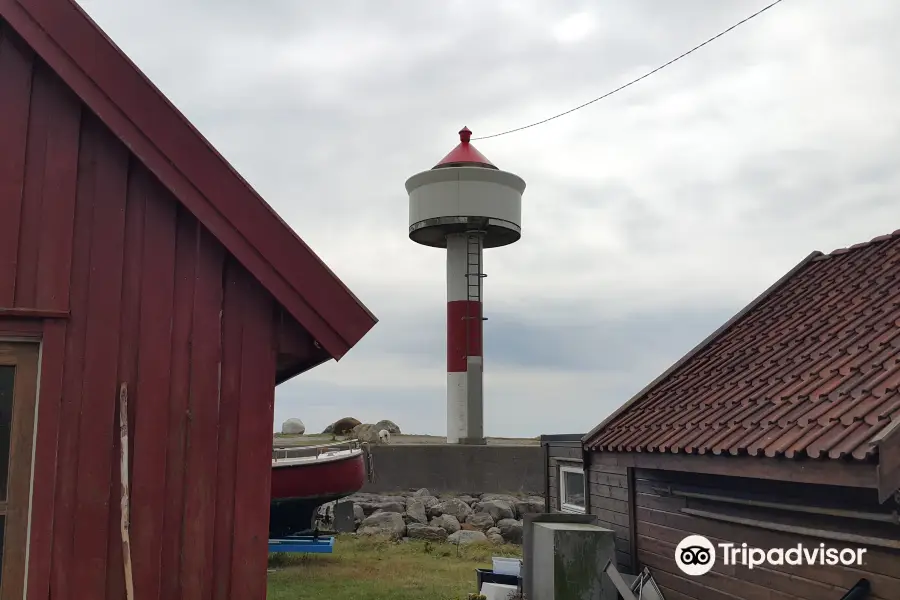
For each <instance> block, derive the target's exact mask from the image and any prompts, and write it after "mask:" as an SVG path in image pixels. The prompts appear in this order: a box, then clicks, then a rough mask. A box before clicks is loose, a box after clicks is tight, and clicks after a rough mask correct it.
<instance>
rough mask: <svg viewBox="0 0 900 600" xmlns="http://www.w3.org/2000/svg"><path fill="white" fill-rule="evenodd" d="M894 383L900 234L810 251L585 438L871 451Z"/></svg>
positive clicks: (738, 449)
mask: <svg viewBox="0 0 900 600" xmlns="http://www.w3.org/2000/svg"><path fill="white" fill-rule="evenodd" d="M898 386H900V231H896V232H894V233H893V234H891V235H886V236H880V237H877V238H875V239H873V240H872V241H871V242H867V243H863V244H857V245H855V246H852V247H851V248H847V249H841V250H835V251H834V252H832V253H831V254H828V255H822V254H821V253H818V252H816V253H813V254H812V255H810V256H809V257H808V258H807V259H806V260H805V261H804V262H802V263H801V264H800V265H798V266H797V267H795V268H794V270H792V271H791V272H790V273H788V275H786V276H785V277H784V278H783V279H782V280H781V281H779V282H778V283H777V284H776V285H775V286H773V287H772V288H770V289H769V290H767V292H766V293H764V294H763V295H762V296H760V297H759V298H757V299H756V300H755V301H754V302H753V303H752V304H751V305H750V306H748V307H747V308H746V309H744V311H742V312H741V313H739V314H738V315H737V316H736V317H735V318H734V319H732V321H730V322H729V323H726V325H725V326H723V327H722V328H721V329H720V330H719V331H717V332H716V333H714V334H713V335H712V336H710V338H708V339H707V340H706V341H704V342H703V343H701V345H700V346H698V347H697V348H695V349H694V350H693V351H692V352H691V353H690V354H688V355H687V356H686V357H685V358H683V359H682V360H681V361H679V362H678V363H676V364H675V365H674V366H673V367H672V369H670V370H669V371H667V372H666V373H664V374H663V375H662V376H661V377H660V378H659V379H658V380H657V381H655V382H653V383H651V384H650V386H648V388H646V389H645V390H643V391H642V392H641V393H639V394H638V395H637V396H636V397H635V398H633V399H632V400H631V401H629V402H628V403H626V404H625V405H624V406H623V407H622V408H620V409H619V410H618V411H616V412H615V413H613V415H611V416H610V417H609V418H607V420H606V421H604V422H603V423H601V425H599V426H598V427H597V428H595V430H594V431H592V432H591V433H589V434H588V435H587V436H585V440H586V442H587V446H588V447H589V448H590V449H592V450H595V451H597V450H600V451H613V452H615V451H619V452H623V451H624V452H633V451H640V452H684V453H687V454H705V453H712V454H726V453H729V454H732V455H738V454H749V455H752V456H767V457H776V456H784V457H787V458H799V457H802V456H809V457H811V458H826V457H827V458H832V459H837V458H850V457H852V458H853V459H857V460H865V459H868V458H870V457H872V455H874V454H876V445H875V441H876V438H877V436H878V434H879V432H881V431H882V430H883V429H884V428H885V427H886V426H887V425H888V424H889V423H890V422H891V420H892V419H894V420H897V419H900V391H898Z"/></svg>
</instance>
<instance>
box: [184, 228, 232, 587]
mask: <svg viewBox="0 0 900 600" xmlns="http://www.w3.org/2000/svg"><path fill="white" fill-rule="evenodd" d="M196 252H197V272H196V284H195V290H194V304H193V311H194V316H193V323H192V326H191V358H190V360H191V383H190V394H189V402H188V411H189V414H190V419H189V420H188V424H187V425H188V427H187V439H186V455H185V474H184V478H185V496H184V506H185V508H184V533H183V542H182V555H181V560H182V563H181V593H182V594H183V596H184V597H185V598H208V597H210V595H211V594H212V570H213V564H212V559H213V541H214V531H213V527H214V525H215V508H216V493H215V492H216V471H217V465H218V439H219V438H218V435H219V365H220V362H221V355H222V344H221V337H220V336H221V331H222V324H221V314H222V312H221V311H222V273H223V269H224V252H223V249H222V246H221V245H220V244H219V243H218V242H216V241H215V239H213V238H212V236H211V235H210V234H209V233H208V232H206V231H204V230H202V229H200V231H199V236H198V240H197V249H196Z"/></svg>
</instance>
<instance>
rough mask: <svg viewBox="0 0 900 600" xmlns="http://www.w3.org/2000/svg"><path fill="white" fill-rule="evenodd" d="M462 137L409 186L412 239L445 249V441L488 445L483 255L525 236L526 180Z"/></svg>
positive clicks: (462, 133)
mask: <svg viewBox="0 0 900 600" xmlns="http://www.w3.org/2000/svg"><path fill="white" fill-rule="evenodd" d="M471 137H472V132H471V131H469V129H468V128H466V127H464V128H463V129H462V131H460V132H459V140H460V143H459V145H458V146H457V147H456V148H454V149H453V150H452V151H451V152H450V154H448V155H447V156H445V157H444V158H443V159H442V160H441V161H440V162H439V163H438V164H437V165H435V166H434V167H433V168H431V169H429V170H428V171H423V172H422V173H418V174H417V175H413V176H412V177H410V178H409V179H408V180H407V181H406V191H407V192H408V193H409V239H411V240H412V241H414V242H416V243H419V244H422V245H424V246H431V247H433V248H446V249H447V442H449V443H451V444H457V443H458V444H483V443H484V398H483V373H484V354H483V343H482V341H483V335H482V331H483V323H484V321H485V320H486V319H485V318H484V311H483V310H482V300H483V295H482V292H483V290H484V278H485V277H487V275H486V274H485V273H484V269H483V264H484V249H486V248H496V247H498V246H506V245H508V244H512V243H513V242H516V241H518V240H519V238H520V237H521V235H522V193H523V192H524V191H525V182H524V181H523V180H522V178H521V177H519V176H517V175H513V174H512V173H507V172H506V171H501V170H500V169H498V168H497V167H496V166H494V165H493V164H492V163H491V161H489V160H488V159H487V158H486V157H485V156H484V155H483V154H481V152H479V151H478V150H476V149H475V147H474V146H472V144H470V143H469V140H470V139H471Z"/></svg>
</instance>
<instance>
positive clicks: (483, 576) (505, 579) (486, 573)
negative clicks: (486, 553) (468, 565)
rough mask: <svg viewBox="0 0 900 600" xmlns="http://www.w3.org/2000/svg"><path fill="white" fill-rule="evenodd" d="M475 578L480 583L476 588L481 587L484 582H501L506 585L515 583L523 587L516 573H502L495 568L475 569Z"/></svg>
mask: <svg viewBox="0 0 900 600" xmlns="http://www.w3.org/2000/svg"><path fill="white" fill-rule="evenodd" d="M475 580H476V583H477V584H478V585H477V587H476V588H475V589H476V590H480V589H481V584H482V583H501V584H504V585H515V586H518V587H520V588H521V585H520V581H521V579H520V578H519V577H516V576H515V575H502V574H500V573H494V571H493V569H475Z"/></svg>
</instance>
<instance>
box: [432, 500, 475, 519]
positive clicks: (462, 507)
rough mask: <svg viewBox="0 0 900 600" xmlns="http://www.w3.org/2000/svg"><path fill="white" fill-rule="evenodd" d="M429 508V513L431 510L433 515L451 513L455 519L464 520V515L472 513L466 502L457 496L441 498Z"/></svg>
mask: <svg viewBox="0 0 900 600" xmlns="http://www.w3.org/2000/svg"><path fill="white" fill-rule="evenodd" d="M428 510H429V515H431V513H432V512H433V513H434V515H432V516H438V515H453V516H454V517H456V520H457V521H465V520H466V517H467V516H469V515H470V514H471V513H472V507H470V506H469V505H468V504H466V503H465V502H463V501H462V500H460V499H459V498H447V499H446V500H443V501H441V502H439V503H437V504H435V505H434V506H432V507H431V508H429V509H428Z"/></svg>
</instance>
